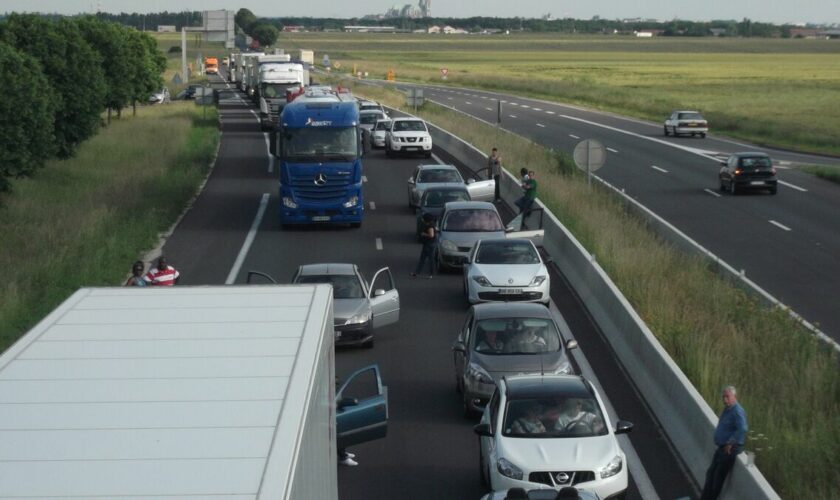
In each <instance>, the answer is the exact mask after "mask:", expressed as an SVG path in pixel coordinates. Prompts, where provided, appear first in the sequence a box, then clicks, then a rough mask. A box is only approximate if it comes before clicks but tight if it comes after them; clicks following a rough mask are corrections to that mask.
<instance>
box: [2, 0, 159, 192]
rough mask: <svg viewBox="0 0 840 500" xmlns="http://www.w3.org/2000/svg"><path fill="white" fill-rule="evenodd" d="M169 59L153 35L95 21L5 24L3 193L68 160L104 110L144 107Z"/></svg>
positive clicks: (26, 18) (12, 19) (14, 18)
mask: <svg viewBox="0 0 840 500" xmlns="http://www.w3.org/2000/svg"><path fill="white" fill-rule="evenodd" d="M164 69H166V58H165V57H164V55H163V54H162V53H161V52H160V50H158V48H157V42H156V41H155V39H154V38H152V37H151V36H150V35H148V34H145V33H141V32H139V31H137V30H135V29H132V28H129V27H126V26H123V25H120V24H117V23H112V22H105V21H102V20H100V19H97V18H96V17H93V16H82V17H76V18H63V17H55V18H51V17H43V16H38V15H32V14H10V15H9V16H7V17H5V18H4V19H2V20H0V81H2V82H3V87H4V88H3V98H2V99H0V191H8V190H9V188H10V180H11V179H13V178H17V177H24V176H29V175H31V174H32V173H33V172H35V171H36V170H37V169H39V168H41V167H42V166H43V165H44V162H45V161H47V160H49V159H51V158H69V157H71V156H73V154H74V153H75V151H76V149H77V148H78V147H79V144H81V143H82V142H83V141H85V140H86V139H88V138H89V137H91V136H93V135H94V134H96V132H97V131H98V130H99V127H100V126H101V125H102V115H103V113H104V112H105V111H107V113H108V118H109V119H110V116H111V112H112V111H115V112H116V113H117V114H118V115H119V113H120V112H121V110H122V109H123V108H125V107H126V106H128V105H131V104H135V103H136V102H137V101H138V100H140V101H141V102H145V101H146V99H148V97H149V95H150V94H151V93H152V92H154V91H155V90H157V89H159V88H160V87H161V86H162V85H163V78H162V73H163V71H164Z"/></svg>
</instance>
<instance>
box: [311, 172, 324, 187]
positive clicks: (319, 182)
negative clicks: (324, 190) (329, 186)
mask: <svg viewBox="0 0 840 500" xmlns="http://www.w3.org/2000/svg"><path fill="white" fill-rule="evenodd" d="M314 182H315V185H316V186H323V185H324V184H326V183H327V176H326V175H324V174H318V175H316V176H315V181H314Z"/></svg>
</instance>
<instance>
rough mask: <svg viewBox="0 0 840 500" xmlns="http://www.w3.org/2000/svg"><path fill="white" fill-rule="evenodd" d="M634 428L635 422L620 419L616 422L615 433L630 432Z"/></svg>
mask: <svg viewBox="0 0 840 500" xmlns="http://www.w3.org/2000/svg"><path fill="white" fill-rule="evenodd" d="M632 430H633V423H632V422H628V421H626V420H619V421H618V422H616V424H615V433H616V434H627V433H628V432H630V431H632Z"/></svg>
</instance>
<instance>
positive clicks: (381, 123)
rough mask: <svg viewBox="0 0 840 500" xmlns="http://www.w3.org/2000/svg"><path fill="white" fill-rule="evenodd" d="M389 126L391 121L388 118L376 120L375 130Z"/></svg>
mask: <svg viewBox="0 0 840 500" xmlns="http://www.w3.org/2000/svg"><path fill="white" fill-rule="evenodd" d="M390 127H391V122H390V121H389V120H379V121H378V122H376V129H375V130H388V129H389V128H390Z"/></svg>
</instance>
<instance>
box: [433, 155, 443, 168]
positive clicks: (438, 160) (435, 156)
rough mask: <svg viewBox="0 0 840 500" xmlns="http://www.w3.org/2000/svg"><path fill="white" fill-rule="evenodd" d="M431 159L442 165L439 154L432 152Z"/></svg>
mask: <svg viewBox="0 0 840 500" xmlns="http://www.w3.org/2000/svg"><path fill="white" fill-rule="evenodd" d="M432 159H433V160H435V161H436V162H438V163H439V164H441V165H443V160H441V159H440V156H438V155H436V154H434V153H432Z"/></svg>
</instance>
